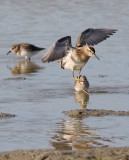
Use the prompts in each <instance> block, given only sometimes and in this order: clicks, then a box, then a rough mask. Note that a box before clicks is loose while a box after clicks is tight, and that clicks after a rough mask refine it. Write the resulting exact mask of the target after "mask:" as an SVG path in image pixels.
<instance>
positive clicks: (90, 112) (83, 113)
mask: <svg viewBox="0 0 129 160" xmlns="http://www.w3.org/2000/svg"><path fill="white" fill-rule="evenodd" d="M63 113H64V114H65V115H67V116H69V117H71V118H81V119H82V118H86V117H89V116H90V117H102V116H109V115H112V116H129V111H113V110H98V109H76V110H70V111H63Z"/></svg>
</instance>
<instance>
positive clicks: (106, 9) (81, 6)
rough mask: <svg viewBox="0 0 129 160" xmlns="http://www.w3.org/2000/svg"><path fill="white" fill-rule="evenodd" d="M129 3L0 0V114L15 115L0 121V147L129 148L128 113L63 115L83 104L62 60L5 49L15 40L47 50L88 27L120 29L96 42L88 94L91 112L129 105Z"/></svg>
mask: <svg viewBox="0 0 129 160" xmlns="http://www.w3.org/2000/svg"><path fill="white" fill-rule="evenodd" d="M128 10H129V1H128V0H123V1H120V0H114V1H110V2H109V1H106V0H103V1H101V0H98V1H94V0H92V1H91V0H87V1H85V0H81V1H79V2H78V1H77V0H76V1H75V0H74V1H73V0H71V1H68V0H62V1H59V0H55V1H49V0H48V1H47V2H45V1H41V0H37V1H34V0H31V1H29V0H28V1H25V0H22V1H17V0H8V1H1V2H0V21H1V23H0V28H1V29H0V50H1V52H0V68H1V70H0V75H1V76H0V77H1V78H0V90H1V91H0V111H1V112H5V113H12V114H15V115H16V117H15V118H11V119H1V120H0V142H1V144H2V146H1V147H0V151H6V150H13V149H32V148H56V149H70V150H76V149H87V148H91V147H98V146H101V147H103V146H117V147H118V146H129V143H128V140H129V129H128V123H129V117H127V116H126V117H115V116H107V117H89V118H85V119H82V120H80V119H72V118H70V117H67V116H66V115H64V114H63V113H62V112H63V111H68V110H74V109H80V107H82V105H81V104H80V101H78V100H77V95H76V93H75V91H74V87H73V85H74V80H73V79H72V76H71V71H68V70H61V69H60V66H59V64H57V62H53V63H49V64H48V63H42V62H41V59H42V56H43V54H44V52H45V51H43V52H40V53H39V54H38V55H36V56H35V57H32V61H31V62H25V61H23V60H22V59H20V58H18V57H16V56H15V55H13V54H9V55H8V56H7V55H6V53H7V52H8V50H9V47H10V46H11V45H12V44H15V43H22V42H28V43H32V44H35V45H37V46H40V47H46V48H48V47H50V46H51V45H52V44H53V43H54V42H55V41H56V40H58V39H59V38H61V37H63V36H66V35H71V36H72V42H73V45H74V44H75V43H76V39H77V37H78V35H79V34H80V33H81V32H82V31H83V30H85V29H87V28H89V27H94V28H103V27H104V28H113V29H118V32H117V33H116V34H114V35H113V36H111V38H109V39H108V40H106V41H104V42H102V43H100V44H99V45H97V46H95V49H96V54H97V55H98V56H99V57H100V61H98V60H97V59H95V58H91V59H90V60H89V62H88V63H87V64H86V66H85V67H84V68H83V70H82V75H86V76H87V79H88V80H89V82H90V89H89V91H90V94H89V96H88V97H87V96H84V97H83V98H82V100H84V101H85V106H86V107H87V108H89V109H107V110H110V109H112V110H122V111H128V110H129V99H128V96H129V83H128V80H129V74H128V67H129V60H128V58H127V57H128V50H129V40H128V35H129V29H128V26H129V22H128V17H129V12H128Z"/></svg>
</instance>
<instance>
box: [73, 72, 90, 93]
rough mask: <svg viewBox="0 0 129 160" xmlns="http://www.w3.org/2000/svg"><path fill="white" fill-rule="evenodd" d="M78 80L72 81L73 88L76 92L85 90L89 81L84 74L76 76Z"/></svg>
mask: <svg viewBox="0 0 129 160" xmlns="http://www.w3.org/2000/svg"><path fill="white" fill-rule="evenodd" d="M77 79H78V80H76V81H75V83H74V88H75V90H76V91H77V92H80V91H84V92H87V89H88V88H89V82H88V80H87V78H86V77H85V76H81V75H80V76H78V77H77Z"/></svg>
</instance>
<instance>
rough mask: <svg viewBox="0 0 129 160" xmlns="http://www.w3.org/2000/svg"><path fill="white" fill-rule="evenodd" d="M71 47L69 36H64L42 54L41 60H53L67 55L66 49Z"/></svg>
mask: <svg viewBox="0 0 129 160" xmlns="http://www.w3.org/2000/svg"><path fill="white" fill-rule="evenodd" d="M71 48H72V44H71V37H70V36H66V37H63V38H61V39H59V40H58V41H57V42H56V43H55V44H53V45H52V46H51V47H50V48H49V49H48V50H47V52H46V53H45V55H44V56H43V59H42V61H43V62H50V61H55V60H58V59H61V58H63V57H64V56H66V55H67V51H68V50H70V49H71Z"/></svg>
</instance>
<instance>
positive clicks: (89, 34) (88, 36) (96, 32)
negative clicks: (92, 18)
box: [76, 28, 117, 47]
mask: <svg viewBox="0 0 129 160" xmlns="http://www.w3.org/2000/svg"><path fill="white" fill-rule="evenodd" d="M116 31H117V30H116V29H93V28H89V29H87V30H85V31H83V32H82V33H81V34H80V36H79V37H78V40H77V43H76V46H80V47H83V46H85V45H91V46H93V45H96V44H98V43H100V42H101V41H103V40H105V39H107V38H108V37H110V35H113V33H115V32H116Z"/></svg>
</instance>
